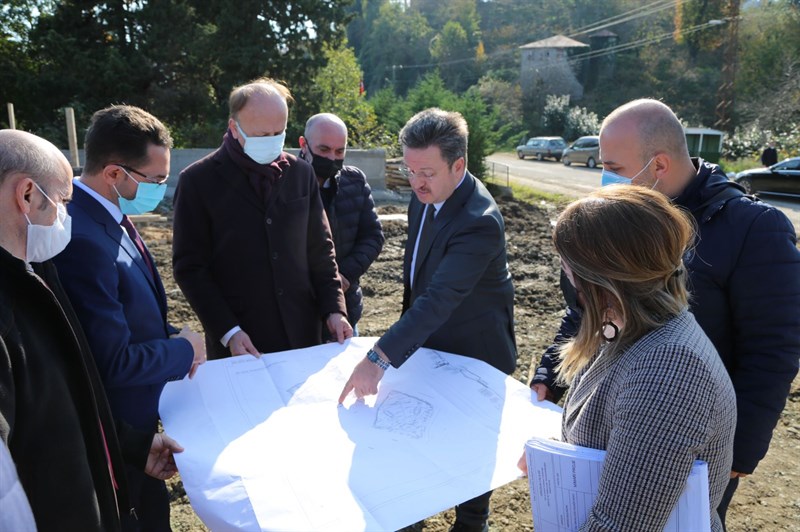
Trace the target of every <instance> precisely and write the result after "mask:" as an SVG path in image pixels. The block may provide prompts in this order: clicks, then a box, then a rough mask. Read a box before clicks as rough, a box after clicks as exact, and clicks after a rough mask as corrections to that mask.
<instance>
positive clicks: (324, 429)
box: [160, 337, 561, 531]
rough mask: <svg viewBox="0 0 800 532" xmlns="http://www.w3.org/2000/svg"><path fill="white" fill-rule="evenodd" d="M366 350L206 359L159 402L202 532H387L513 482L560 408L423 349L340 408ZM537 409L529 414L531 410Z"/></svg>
mask: <svg viewBox="0 0 800 532" xmlns="http://www.w3.org/2000/svg"><path fill="white" fill-rule="evenodd" d="M375 340H376V339H375V338H364V337H358V338H353V339H351V340H349V341H348V342H345V344H343V345H340V344H337V343H331V344H326V345H323V346H317V347H313V348H308V349H298V350H295V351H286V352H283V353H275V354H269V355H263V356H262V357H261V358H259V359H256V358H254V357H251V356H239V357H233V358H229V359H224V360H217V361H209V362H208V363H206V364H204V365H203V366H201V367H200V368H199V371H198V373H197V375H196V376H195V378H194V379H193V380H189V379H184V380H182V381H179V382H174V383H170V384H168V385H167V386H166V388H165V389H164V392H163V394H162V396H161V404H160V412H161V418H162V421H163V424H164V428H165V430H166V432H168V433H169V434H170V436H171V437H173V438H175V439H176V440H177V441H178V442H180V444H181V445H182V446H183V447H184V448H185V451H184V452H183V453H180V454H177V455H175V459H176V462H177V464H178V468H179V470H180V474H181V478H182V480H183V484H184V487H185V488H186V492H187V494H188V495H189V499H190V501H191V503H192V506H193V507H194V509H195V511H196V512H197V514H198V515H199V516H200V518H201V519H202V520H203V521H204V522H205V524H206V525H207V526H209V528H211V529H212V530H347V531H355V530H369V531H373V530H397V529H399V528H402V527H403V526H406V525H409V524H411V523H414V522H416V521H418V520H420V519H423V518H425V517H428V516H430V515H433V514H435V513H437V512H440V511H442V510H445V509H447V508H450V507H452V506H453V505H455V504H458V503H460V502H463V501H465V500H468V499H470V498H472V497H475V496H477V495H480V494H482V493H484V492H486V491H488V490H490V489H494V488H496V487H499V486H501V485H503V484H506V483H507V482H510V481H512V480H514V479H515V478H517V477H518V476H519V470H518V469H517V467H516V463H517V459H518V458H519V454H520V451H521V450H522V448H523V446H524V444H525V442H526V441H527V440H528V439H529V438H530V437H531V435H536V436H541V437H544V438H548V437H558V436H559V434H560V430H561V428H560V424H561V414H560V409H559V408H558V407H556V406H555V405H553V404H552V403H547V402H542V403H535V399H534V402H533V403H532V402H531V391H530V389H529V388H528V387H527V386H525V385H524V384H522V383H520V382H518V381H516V380H514V379H513V378H511V377H507V376H506V375H504V374H502V373H501V372H499V371H497V370H496V369H494V368H492V367H491V366H489V365H487V364H485V363H484V362H481V361H478V360H474V359H470V358H466V357H461V356H457V355H451V354H446V353H439V352H436V351H432V350H428V349H420V350H419V351H417V352H416V353H415V354H414V356H413V357H411V358H410V359H409V360H408V362H406V363H405V364H404V365H403V366H402V367H401V368H400V369H399V370H398V369H393V368H391V369H389V370H388V371H387V372H386V374H385V375H384V377H383V380H382V381H381V383H380V385H379V393H378V395H377V396H371V397H368V398H366V400H365V401H356V400H355V399H354V398H353V397H352V396H350V397H349V398H348V400H347V401H346V402H345V404H344V405H342V406H339V405H338V397H339V393H340V392H341V390H342V387H343V386H344V383H345V381H346V380H347V378H348V377H349V376H350V374H351V372H352V369H353V367H354V366H355V364H356V363H357V362H358V361H359V360H361V359H363V357H364V355H365V354H366V352H367V350H368V349H369V348H370V347H371V346H372V345H373V344H374V343H375ZM534 403H535V404H534Z"/></svg>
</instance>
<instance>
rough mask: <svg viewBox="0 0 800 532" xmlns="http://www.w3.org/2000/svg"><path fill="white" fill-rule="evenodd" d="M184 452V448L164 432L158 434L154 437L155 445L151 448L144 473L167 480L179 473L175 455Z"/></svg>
mask: <svg viewBox="0 0 800 532" xmlns="http://www.w3.org/2000/svg"><path fill="white" fill-rule="evenodd" d="M182 452H183V447H181V446H180V445H178V442H176V441H175V440H173V439H172V438H170V437H169V436H167V435H166V434H165V433H163V432H157V433H156V435H155V436H153V444H152V445H151V446H150V454H148V455H147V463H146V464H145V466H144V472H145V473H147V474H148V475H150V476H151V477H153V478H157V479H159V480H167V479H168V478H170V477H172V476H173V475H175V473H177V472H178V467H177V466H176V465H175V457H174V456H173V453H182Z"/></svg>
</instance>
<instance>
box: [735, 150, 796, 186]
mask: <svg viewBox="0 0 800 532" xmlns="http://www.w3.org/2000/svg"><path fill="white" fill-rule="evenodd" d="M735 181H736V182H737V183H739V184H740V185H742V186H743V187H744V188H745V190H747V192H748V194H758V193H760V192H763V193H765V194H777V195H781V196H783V195H786V196H800V157H792V158H790V159H786V160H785V161H781V162H779V163H777V164H773V165H772V166H770V167H769V168H755V169H753V170H745V171H744V172H739V173H738V174H736V178H735Z"/></svg>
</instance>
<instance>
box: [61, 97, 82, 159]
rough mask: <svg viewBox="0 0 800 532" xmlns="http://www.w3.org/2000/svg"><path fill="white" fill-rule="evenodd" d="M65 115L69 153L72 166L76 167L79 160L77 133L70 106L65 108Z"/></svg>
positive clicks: (73, 111)
mask: <svg viewBox="0 0 800 532" xmlns="http://www.w3.org/2000/svg"><path fill="white" fill-rule="evenodd" d="M64 111H65V112H66V115H67V138H68V140H69V154H70V158H71V159H72V166H73V167H78V166H80V165H81V161H80V159H79V158H78V133H77V131H76V130H75V110H74V109H73V108H72V107H67V108H66V109H65V110H64Z"/></svg>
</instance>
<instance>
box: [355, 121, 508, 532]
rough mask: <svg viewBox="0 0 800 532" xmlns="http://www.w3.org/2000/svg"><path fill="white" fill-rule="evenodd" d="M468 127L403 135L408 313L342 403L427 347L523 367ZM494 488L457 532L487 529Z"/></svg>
mask: <svg viewBox="0 0 800 532" xmlns="http://www.w3.org/2000/svg"><path fill="white" fill-rule="evenodd" d="M467 138H468V130H467V123H466V121H465V120H464V118H463V117H462V116H461V115H460V114H459V113H453V112H446V111H443V110H441V109H427V110H425V111H422V112H420V113H417V114H416V115H415V116H413V117H412V118H411V119H410V120H409V121H408V123H406V125H405V126H404V127H403V129H402V131H401V132H400V142H401V144H402V145H403V160H404V162H405V168H404V172H405V173H406V175H407V176H408V179H409V182H410V184H411V187H412V189H413V190H414V197H412V198H411V203H410V204H409V207H408V241H407V243H406V251H405V258H404V260H403V285H404V290H403V314H402V316H401V317H400V319H399V320H398V321H397V322H396V323H395V324H394V325H392V326H391V327H390V328H389V330H388V331H387V332H386V333H385V334H384V335H383V336H382V337H381V338H380V339H379V340H378V342H377V343H376V344H375V346H374V347H373V348H372V349H370V350H369V352H368V353H367V356H366V357H364V359H363V360H362V361H361V362H359V363H358V365H357V366H356V367H355V369H354V370H353V374H352V375H351V377H350V379H349V380H348V381H347V384H346V385H345V387H344V389H343V390H342V394H341V396H340V397H339V402H340V403H341V402H343V401H344V399H345V398H346V397H347V395H348V394H349V393H350V392H351V391H352V392H354V393H355V395H356V397H358V398H361V397H364V396H366V395H373V394H376V393H377V392H378V382H379V381H380V380H381V378H382V377H383V374H384V372H385V371H403V368H402V365H403V363H404V362H405V361H406V360H408V359H409V358H410V357H411V356H412V355H413V354H414V352H415V351H416V350H417V349H419V348H420V347H427V348H430V349H437V350H440V351H446V352H449V353H456V354H459V355H464V356H468V357H472V358H477V359H478V360H483V361H484V362H487V363H488V364H491V365H492V366H494V367H495V368H497V369H499V370H500V371H502V372H504V373H506V374H510V373H511V372H513V371H514V369H515V367H516V360H517V350H516V342H515V340H514V287H513V285H512V282H511V275H510V274H509V272H508V260H507V258H506V241H505V227H504V222H503V217H502V216H501V214H500V211H499V210H498V208H497V204H495V202H494V199H493V198H492V196H491V194H489V192H488V191H487V190H486V187H484V186H483V184H482V183H481V182H480V181H478V180H477V179H476V178H475V177H474V176H472V174H470V173H469V172H468V171H467ZM490 496H491V492H489V493H485V494H483V495H480V496H478V497H476V498H474V499H471V500H469V501H466V502H464V503H462V504H459V505H458V506H456V521H455V523H454V525H453V527H452V528H451V530H452V531H456V532H473V531H474V532H482V531H485V530H488V517H489V498H490Z"/></svg>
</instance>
